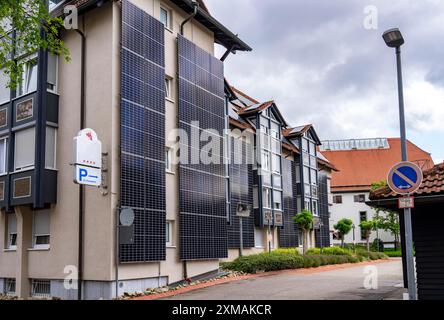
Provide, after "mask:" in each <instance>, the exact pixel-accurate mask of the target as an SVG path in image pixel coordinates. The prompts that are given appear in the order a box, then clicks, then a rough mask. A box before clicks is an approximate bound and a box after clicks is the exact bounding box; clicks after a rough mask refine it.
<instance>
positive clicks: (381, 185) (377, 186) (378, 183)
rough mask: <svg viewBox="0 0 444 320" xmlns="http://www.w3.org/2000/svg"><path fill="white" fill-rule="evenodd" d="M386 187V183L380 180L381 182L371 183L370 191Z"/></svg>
mask: <svg viewBox="0 0 444 320" xmlns="http://www.w3.org/2000/svg"><path fill="white" fill-rule="evenodd" d="M386 186H387V181H385V180H381V181H377V182H373V183H372V185H371V189H372V191H373V190H376V189H379V188H382V187H386Z"/></svg>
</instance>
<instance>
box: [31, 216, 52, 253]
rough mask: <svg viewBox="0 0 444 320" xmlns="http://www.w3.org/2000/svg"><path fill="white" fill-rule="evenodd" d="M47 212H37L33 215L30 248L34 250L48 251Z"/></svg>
mask: <svg viewBox="0 0 444 320" xmlns="http://www.w3.org/2000/svg"><path fill="white" fill-rule="evenodd" d="M49 219H50V218H49V210H39V211H34V213H33V226H32V227H33V229H32V230H33V235H32V239H33V240H32V244H33V245H32V246H33V248H35V249H49V243H50V233H49V224H50V223H49Z"/></svg>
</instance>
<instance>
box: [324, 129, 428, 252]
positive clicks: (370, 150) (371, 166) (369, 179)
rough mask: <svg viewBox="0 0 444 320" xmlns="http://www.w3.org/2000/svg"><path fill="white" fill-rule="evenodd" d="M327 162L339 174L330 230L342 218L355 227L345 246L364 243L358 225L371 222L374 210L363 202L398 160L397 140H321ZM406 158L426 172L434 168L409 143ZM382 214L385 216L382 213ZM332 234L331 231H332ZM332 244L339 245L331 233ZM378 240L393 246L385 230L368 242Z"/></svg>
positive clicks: (334, 182) (334, 187) (334, 178)
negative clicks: (333, 165)
mask: <svg viewBox="0 0 444 320" xmlns="http://www.w3.org/2000/svg"><path fill="white" fill-rule="evenodd" d="M320 150H322V153H323V155H324V156H325V157H327V159H329V160H330V161H332V162H333V163H334V164H335V166H336V167H337V168H338V170H339V171H337V172H334V173H333V174H332V186H331V191H332V195H333V206H332V208H331V213H332V215H331V227H333V226H334V224H335V223H337V222H338V221H339V220H340V219H342V218H349V219H351V220H352V221H353V224H354V226H355V228H354V229H353V230H352V231H351V232H350V233H349V234H347V235H346V236H345V242H346V243H353V242H354V241H355V242H356V243H361V244H364V243H365V242H366V240H365V237H364V235H363V234H362V232H361V229H360V227H359V224H360V223H361V222H362V221H364V220H372V219H373V217H374V216H375V214H376V210H375V209H374V208H372V207H370V206H368V205H367V204H366V203H365V202H366V201H368V200H369V194H370V191H371V185H372V183H378V182H381V181H386V179H387V174H388V172H389V170H390V169H391V167H392V166H394V165H395V164H396V163H398V162H399V161H401V150H400V139H399V138H374V139H351V140H331V141H323V143H322V146H321V148H320ZM407 151H408V158H409V161H412V162H414V163H416V164H418V165H419V166H420V168H421V169H423V170H425V169H428V168H431V167H433V160H432V158H431V156H430V154H429V153H427V152H425V151H424V150H421V149H420V148H419V147H417V146H416V145H414V144H413V143H411V142H410V141H408V149H407ZM381 214H384V213H383V212H382V213H381ZM332 232H334V230H333V229H332ZM333 235H334V238H333V243H334V244H340V243H341V240H340V237H339V235H337V234H336V233H333ZM377 237H378V238H379V239H381V240H382V241H383V242H385V243H386V245H387V246H393V245H394V241H395V238H394V236H393V234H391V233H390V232H387V231H384V230H378V231H377V232H372V234H371V236H370V241H373V240H374V239H376V238H377Z"/></svg>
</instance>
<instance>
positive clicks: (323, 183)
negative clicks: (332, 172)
mask: <svg viewBox="0 0 444 320" xmlns="http://www.w3.org/2000/svg"><path fill="white" fill-rule="evenodd" d="M318 183H319V218H320V219H321V222H322V226H321V229H320V230H319V232H316V246H317V247H329V246H330V225H329V215H330V214H329V210H328V186H327V175H326V174H325V173H324V172H322V171H320V172H319V175H318Z"/></svg>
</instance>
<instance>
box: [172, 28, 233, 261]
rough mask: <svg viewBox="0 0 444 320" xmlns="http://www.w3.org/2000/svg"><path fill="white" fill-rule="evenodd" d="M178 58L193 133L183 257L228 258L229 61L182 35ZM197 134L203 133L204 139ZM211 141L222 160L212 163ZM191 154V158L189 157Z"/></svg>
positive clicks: (182, 107) (184, 171) (183, 187)
mask: <svg viewBox="0 0 444 320" xmlns="http://www.w3.org/2000/svg"><path fill="white" fill-rule="evenodd" d="M178 57H179V127H180V129H182V130H184V131H185V132H186V133H187V136H188V137H189V139H188V141H185V140H181V141H180V153H181V162H180V165H179V188H180V192H179V203H180V204H179V206H180V214H179V215H180V249H181V250H180V257H181V259H182V260H198V259H217V258H225V257H227V255H228V249H227V244H228V243H227V216H226V191H225V187H226V178H225V175H226V173H225V165H224V161H223V134H224V132H223V131H224V129H225V97H224V71H223V63H222V62H221V61H220V60H218V59H216V58H215V57H213V56H212V55H211V54H209V53H207V52H205V51H204V50H202V49H201V48H199V47H197V46H196V45H195V44H194V43H192V42H191V41H189V40H187V39H185V38H184V37H182V36H180V35H179V36H178ZM196 121H198V123H195V122H196ZM209 129H212V132H211V133H210V131H209ZM193 132H195V133H196V132H197V134H198V135H202V134H203V135H202V136H201V138H202V139H199V136H196V134H192V133H193ZM200 140H205V141H200ZM210 141H212V145H213V146H214V145H217V144H218V145H219V148H214V149H212V150H207V151H208V152H207V154H209V155H211V157H212V158H213V159H216V161H211V163H209V164H208V163H207V164H206V163H205V162H202V161H201V160H202V158H201V157H200V156H199V154H200V151H203V152H204V151H205V150H206V149H205V146H208V143H209V142H210ZM185 154H186V155H188V161H184V159H185V156H184V155H185ZM196 157H197V162H198V163H196ZM186 162H188V164H187V163H186ZM215 162H216V163H215Z"/></svg>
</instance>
